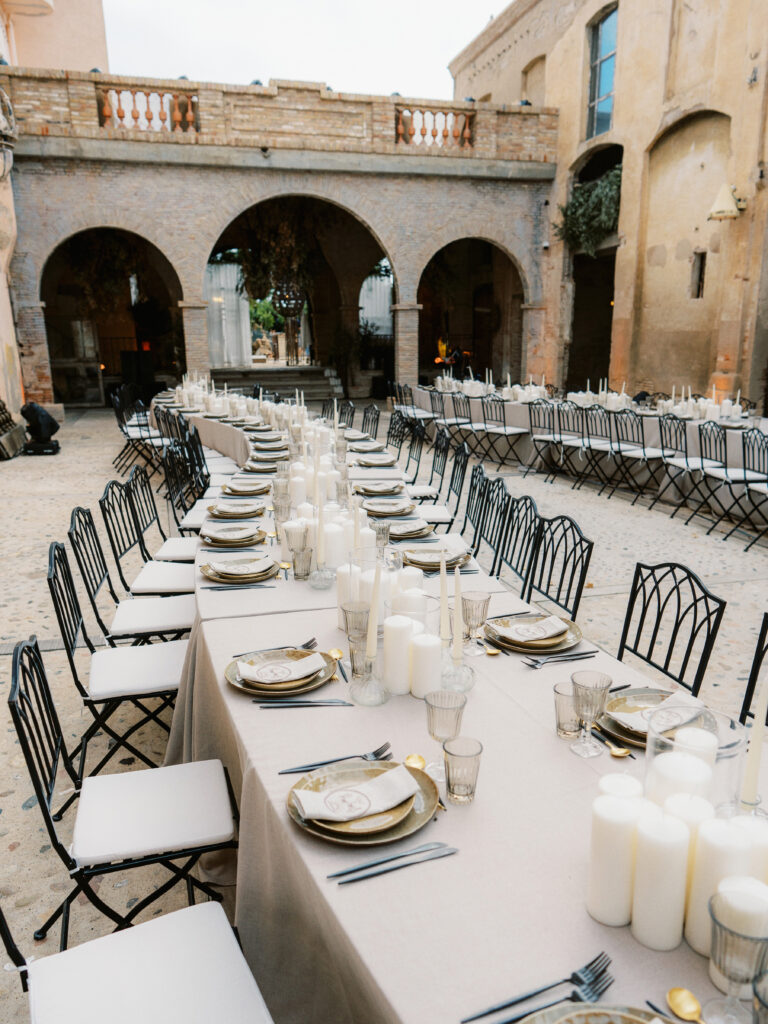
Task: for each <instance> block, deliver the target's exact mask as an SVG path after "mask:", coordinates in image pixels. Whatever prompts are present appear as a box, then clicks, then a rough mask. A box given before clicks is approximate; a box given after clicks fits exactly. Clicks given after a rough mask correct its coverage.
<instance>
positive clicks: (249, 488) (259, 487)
mask: <svg viewBox="0 0 768 1024" xmlns="http://www.w3.org/2000/svg"><path fill="white" fill-rule="evenodd" d="M245 486H246V490H241V489H240V488H238V489H237V490H233V489H232V488H231V487H230V485H229V484H222V487H221V490H222V492H223V493H224V494H231V495H232V496H233V497H236V498H252V497H253V496H254V495H255V494H268V493H269V489H270V487H271V486H272V485H271V484H269V483H266V484H263V483H257V482H256V481H255V480H254V482H253V483H252V484H250V483H248V484H246V485H245Z"/></svg>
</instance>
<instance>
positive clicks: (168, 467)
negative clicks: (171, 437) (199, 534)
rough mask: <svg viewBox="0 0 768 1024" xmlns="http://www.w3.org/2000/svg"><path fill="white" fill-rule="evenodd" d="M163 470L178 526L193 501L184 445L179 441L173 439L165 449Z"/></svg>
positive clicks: (192, 489)
mask: <svg viewBox="0 0 768 1024" xmlns="http://www.w3.org/2000/svg"><path fill="white" fill-rule="evenodd" d="M163 470H164V472H165V485H166V488H167V490H168V502H169V504H170V506H171V511H172V512H173V518H174V520H175V522H176V526H177V527H178V525H179V523H180V522H181V520H182V519H183V517H184V515H185V514H186V513H187V512H188V511H189V509H190V508H191V507H192V505H193V504H194V502H195V496H194V485H193V482H192V477H191V475H190V472H189V465H188V462H187V457H186V454H185V447H184V445H182V444H181V443H180V442H178V441H173V442H171V444H169V445H168V447H167V448H166V449H165V451H164V453H163Z"/></svg>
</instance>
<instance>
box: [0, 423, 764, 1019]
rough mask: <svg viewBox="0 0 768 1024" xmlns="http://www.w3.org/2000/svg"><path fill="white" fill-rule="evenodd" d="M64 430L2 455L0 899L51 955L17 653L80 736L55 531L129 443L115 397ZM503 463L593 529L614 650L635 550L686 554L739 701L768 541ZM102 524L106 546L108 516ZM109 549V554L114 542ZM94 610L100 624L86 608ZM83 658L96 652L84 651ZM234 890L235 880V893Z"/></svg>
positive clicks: (51, 862)
mask: <svg viewBox="0 0 768 1024" xmlns="http://www.w3.org/2000/svg"><path fill="white" fill-rule="evenodd" d="M387 420H388V416H387V415H386V414H383V415H382V423H381V424H380V428H379V437H380V438H381V437H384V436H385V434H386V428H387ZM57 436H58V438H59V440H60V443H61V448H62V450H61V453H60V454H59V455H58V456H56V457H48V458H46V457H40V458H31V457H20V458H17V459H14V460H13V461H11V462H2V463H0V481H1V483H0V486H1V488H2V491H1V493H2V510H3V522H4V536H3V543H2V552H3V559H2V563H1V568H0V574H1V578H2V587H1V588H0V612H1V617H0V716H2V726H1V727H0V850H2V857H1V858H0V903H1V904H2V907H3V909H4V911H5V913H6V915H7V917H8V918H9V921H10V924H11V927H12V930H13V932H14V935H15V936H16V939H17V941H18V943H19V945H20V947H21V949H22V952H23V953H24V954H25V955H27V956H30V955H34V956H41V955H46V954H48V953H51V952H55V951H56V949H57V948H58V941H59V927H58V924H57V925H55V926H54V927H53V929H52V930H51V933H50V934H49V936H48V938H47V939H46V940H45V941H43V942H40V943H36V942H35V941H34V939H33V938H32V933H33V931H34V930H35V929H36V928H37V927H39V925H40V924H41V923H42V922H43V921H44V920H45V918H46V916H47V915H48V914H49V913H50V912H51V911H52V910H53V908H54V906H55V905H56V903H57V902H58V900H60V899H61V898H62V895H63V894H64V893H66V892H67V890H68V889H69V881H68V879H67V875H66V871H65V869H64V866H63V864H62V863H61V860H60V859H59V857H58V856H57V855H56V853H55V852H54V851H53V850H52V849H51V846H50V840H49V837H48V835H47V834H46V832H45V829H44V826H43V820H42V817H41V815H40V812H39V809H38V808H37V806H36V799H35V797H34V794H33V792H32V787H31V784H30V782H29V777H28V775H27V771H26V767H25V765H24V763H23V759H22V755H21V751H20V748H19V746H18V742H17V740H16V737H15V732H14V730H13V727H12V725H11V721H10V716H9V714H8V710H7V705H6V700H7V695H8V692H9V688H10V678H11V653H12V650H13V645H14V644H15V642H16V641H18V640H19V639H22V638H24V637H28V636H29V635H30V634H32V633H36V634H37V636H38V637H39V639H40V642H41V647H42V649H43V657H44V661H45V665H46V669H47V671H48V674H49V678H50V679H51V685H52V689H53V693H54V698H55V700H56V702H57V707H58V710H59V715H60V718H61V722H62V727H63V732H64V736H65V739H66V741H67V742H68V743H70V744H71V745H74V743H76V742H77V738H79V736H80V734H81V733H82V731H83V730H84V728H85V726H86V724H87V718H86V717H85V715H84V714H83V712H82V709H81V702H80V699H79V696H78V694H77V691H76V690H75V687H74V685H73V683H72V680H71V676H70V673H69V667H68V665H67V661H66V657H65V655H64V653H63V651H62V650H61V640H60V637H59V633H58V627H57V623H56V620H55V616H54V613H53V609H52V606H51V601H50V596H49V594H48V588H47V584H46V571H47V562H48V545H49V544H50V542H51V541H52V540H61V541H64V540H65V539H66V531H67V527H68V525H69V517H70V513H71V510H72V508H73V507H74V506H76V505H84V506H87V507H90V508H91V509H92V510H94V517H95V519H96V522H97V525H99V526H100V523H101V516H100V514H99V511H98V508H97V501H98V498H99V496H100V495H101V493H102V491H103V489H104V486H105V484H106V483H107V481H108V480H110V479H111V478H112V477H113V476H114V475H115V473H114V471H113V468H112V458H113V457H114V456H115V454H116V453H117V451H118V450H119V448H120V446H121V438H120V434H119V432H118V429H117V426H116V424H115V420H114V416H113V415H112V413H111V412H108V411H107V410H97V411H88V412H84V413H78V412H70V413H68V415H67V419H66V422H65V423H64V425H63V426H62V429H61V431H60V432H59V434H58V435H57ZM430 465H431V454H430V453H429V452H428V451H426V450H425V453H424V457H423V459H422V473H421V478H424V477H425V475H426V476H427V477H428V468H429V466H430ZM425 471H426V473H425ZM503 475H504V476H505V478H506V480H507V485H508V487H509V490H510V491H511V492H512V493H513V494H514V495H520V494H530V495H532V497H533V498H534V499H535V500H536V502H537V504H538V507H539V510H540V511H541V512H542V513H543V514H545V515H554V514H556V513H561V512H567V513H568V514H569V515H571V516H573V517H574V518H575V519H576V521H577V522H578V523H579V524H580V525H581V527H582V529H583V531H584V533H585V534H586V535H587V536H588V537H590V538H591V539H593V540H594V541H595V549H594V554H593V557H592V563H591V566H590V572H589V578H588V583H587V586H586V589H585V591H584V597H583V599H582V605H581V608H580V611H579V616H578V619H579V624H580V625H581V627H582V629H583V630H584V633H585V635H586V636H588V637H589V638H590V639H591V640H593V641H595V642H596V643H598V644H600V645H601V646H603V647H604V648H605V649H606V650H607V651H609V652H611V653H615V652H616V649H617V647H618V643H619V638H620V635H621V627H622V622H623V617H624V611H625V608H626V600H627V595H628V593H629V587H630V584H631V580H632V574H633V571H634V566H635V563H636V562H638V561H644V562H660V561H677V562H682V563H683V564H685V565H687V566H689V567H690V568H691V569H692V570H694V571H695V572H696V573H698V574H699V575H700V576H701V578H702V580H703V581H704V583H705V584H706V585H707V586H709V587H710V588H711V589H712V590H713V591H714V592H715V593H716V594H717V595H719V596H721V597H723V598H725V599H726V600H727V602H728V605H727V608H726V611H725V617H724V620H723V626H722V628H721V631H720V634H719V636H718V639H717V643H716V645H715V649H714V653H713V656H712V659H711V661H710V665H709V670H708V673H707V678H706V681H705V684H704V688H703V690H702V696H703V697H704V699H705V700H706V701H707V703H709V704H710V705H711V706H712V707H715V708H719V709H722V710H724V711H728V712H730V713H732V714H733V715H735V716H736V715H738V712H739V708H740V705H741V697H742V695H743V691H744V687H745V684H746V679H747V676H748V673H749V667H750V664H751V661H752V655H753V652H754V646H755V642H756V637H757V632H758V629H759V626H760V621H761V618H762V615H763V612H765V611H768V549H767V548H765V547H760V546H759V545H756V546H755V547H754V548H753V549H752V550H751V551H750V552H749V553H746V554H745V553H744V552H743V550H742V548H743V546H744V541H743V540H741V539H740V538H739V537H737V536H735V537H732V538H731V539H730V540H728V541H727V542H725V543H724V542H723V540H722V533H720V534H718V533H713V534H712V535H711V536H706V534H705V531H706V529H707V524H705V523H704V521H703V520H701V519H698V520H695V521H694V522H693V523H692V524H691V525H690V526H687V527H686V526H685V525H684V524H683V521H682V518H680V517H678V518H676V519H674V520H670V518H669V511H670V508H669V506H657V507H656V509H654V510H653V511H652V512H649V511H648V510H647V509H646V508H645V507H643V506H641V505H640V504H639V503H638V504H637V505H636V506H634V507H632V506H630V503H629V499H628V498H626V497H622V496H621V495H619V494H617V495H616V496H615V497H614V498H613V499H612V500H610V501H609V500H607V499H606V498H605V497H604V496H602V497H601V496H598V495H597V493H596V491H594V490H592V489H590V487H589V486H588V485H587V486H585V487H584V488H583V489H582V490H581V491H572V490H571V489H570V483H569V482H568V481H567V480H564V479H558V480H556V481H555V483H554V484H551V485H550V484H547V483H545V482H544V480H543V477H542V476H541V475H539V474H530V475H529V476H527V477H525V478H523V477H522V476H521V474H520V473H518V472H517V471H509V470H505V471H504V474H503ZM155 479H156V478H155ZM460 522H461V520H460V519H459V525H460ZM100 533H101V534H102V539H103V542H104V545H105V549H108V545H107V542H106V538H105V537H104V536H103V530H101V529H100ZM108 560H109V561H110V563H111V555H110V556H108ZM482 560H483V559H482V557H481V561H482ZM73 561H74V560H73ZM80 597H81V602H82V604H83V607H84V608H85V607H86V605H87V599H86V597H85V594H84V593H83V592H82V589H81V590H80ZM86 620H87V623H88V625H89V627H90V623H91V615H90V611H89V612H87V613H86ZM91 635H92V636H96V637H97V636H98V635H99V634H98V630H96V629H91ZM82 660H83V664H84V665H87V658H83V659H82ZM165 738H166V737H165V734H164V733H162V732H161V731H160V730H159V729H158V728H157V727H152V728H147V729H145V730H142V731H141V732H139V733H138V734H136V737H135V741H136V743H137V745H138V746H139V747H140V748H141V749H143V750H145V751H147V752H148V753H150V754H151V755H152V756H154V758H155V759H156V760H158V761H159V760H160V759H161V758H162V753H163V749H164V745H165ZM104 743H105V740H104V739H103V738H100V739H97V740H96V741H94V743H93V745H92V746H93V757H94V758H95V757H97V756H99V755H100V753H101V752H102V751H103V750H104V749H106V748H105V746H104ZM89 761H90V758H89ZM137 767H141V765H136V764H134V763H133V759H132V758H126V759H123V760H122V761H120V760H119V759H118V758H116V759H115V761H113V762H112V763H111V765H110V770H117V769H118V768H119V769H120V770H131V769H133V768H137ZM73 820H74V813H73V811H72V810H70V812H69V813H68V814H67V815H66V816H65V819H64V821H63V822H62V823H61V825H60V830H61V831H60V834H61V836H62V837H63V839H64V841H65V843H66V841H67V835H68V829H71V826H72V822H73ZM131 874H132V875H133V878H131V877H130V875H131ZM165 877H166V875H165V873H164V872H162V871H160V870H159V869H158V870H155V871H154V873H152V869H144V871H135V872H132V873H126V875H123V876H119V875H115V876H109V877H108V878H106V879H105V880H104V881H103V882H102V884H101V890H100V895H101V896H103V897H104V898H105V899H106V900H107V901H108V902H110V903H112V904H113V905H114V906H116V907H117V908H118V909H120V908H125V907H127V906H131V905H132V904H133V903H134V902H135V901H136V899H137V898H138V896H139V895H140V894H141V893H143V892H146V891H147V889H148V884H149V885H150V886H151V885H152V884H153V883H154V884H160V881H161V880H164V878H165ZM231 896H232V894H231V893H228V894H225V897H226V903H229V902H230V900H231ZM183 902H184V895H183V889H182V888H179V889H177V890H176V891H175V892H172V893H171V894H169V895H168V896H166V897H165V898H164V899H163V900H162V901H161V909H160V910H157V909H156V912H157V913H160V912H161V911H168V910H172V909H175V908H176V907H178V906H181V905H183ZM108 930H109V929H108V927H107V925H106V922H105V920H104V918H102V917H101V915H99V914H98V913H96V912H95V911H94V910H93V909H92V908H91V906H90V904H88V903H87V902H86V901H85V900H84V899H83V898H82V897H81V898H80V899H79V900H78V901H77V902H76V905H75V906H74V907H73V912H72V920H71V923H70V944H71V945H75V944H78V943H80V942H83V941H85V940H87V939H89V938H92V937H95V936H97V935H102V934H105V933H106V932H107V931H108ZM4 961H5V958H4V960H3V962H4ZM0 1007H2V1011H0V1018H2V1019H3V1020H7V1021H9V1022H10V1021H25V1020H27V1019H28V1014H27V1008H26V996H23V995H22V992H21V986H20V985H19V984H18V978H17V976H16V975H15V974H14V973H5V972H0Z"/></svg>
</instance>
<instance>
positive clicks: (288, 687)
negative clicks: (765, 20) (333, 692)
mask: <svg viewBox="0 0 768 1024" xmlns="http://www.w3.org/2000/svg"><path fill="white" fill-rule="evenodd" d="M291 650H296V648H291V647H286V648H283V649H282V650H279V651H254V652H253V653H252V654H244V655H243V656H242V657H241V658H237V659H236V660H235V661H230V663H229V664H228V665H227V667H226V668H225V669H224V678H225V679H226V680H227V682H228V683H229V684H230V686H234V688H235V689H236V690H240V691H241V692H242V693H249V694H250V695H251V697H254V696H258V697H259V698H260V699H261V698H264V697H266V698H273V699H275V700H280V698H281V697H295V696H299V695H300V694H302V693H309V692H310V691H311V690H316V689H318V687H320V686H324V685H325V684H326V683H327V682H329V681H330V680H331V679H333V677H334V675H335V674H336V659H335V658H332V657H331V655H330V654H326V653H325V651H314V652H312V653H314V654H319V655H320V657H321V658H322V659H323V661H324V662H325V668H323V669H321V670H320V671H319V672H316V673H314V674H313V675H311V676H310V677H309V678H308V679H305V680H296V679H294V680H292V681H291V682H290V683H270V684H269V685H268V686H264V685H261V684H260V683H251V682H249V681H248V680H246V679H241V678H240V674H239V673H238V670H237V662H238V661H247V660H249V659H250V658H257V657H261V656H262V655H264V654H276V655H277V656H278V657H283V658H284V657H285V656H286V653H287V652H288V651H291ZM301 653H302V654H307V653H308V652H307V651H303V650H302V652H301ZM387 763H389V762H387Z"/></svg>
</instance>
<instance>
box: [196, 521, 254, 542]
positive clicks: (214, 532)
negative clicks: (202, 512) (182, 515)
mask: <svg viewBox="0 0 768 1024" xmlns="http://www.w3.org/2000/svg"><path fill="white" fill-rule="evenodd" d="M256 530H257V527H256V526H255V524H254V523H231V524H224V523H212V522H209V521H206V522H205V523H203V525H202V527H201V528H200V533H201V534H202V535H203V537H212V538H213V539H214V540H243V539H244V538H245V537H253V535H254V534H255V533H256Z"/></svg>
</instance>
